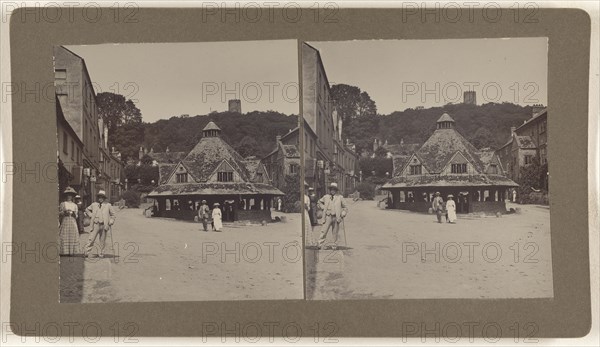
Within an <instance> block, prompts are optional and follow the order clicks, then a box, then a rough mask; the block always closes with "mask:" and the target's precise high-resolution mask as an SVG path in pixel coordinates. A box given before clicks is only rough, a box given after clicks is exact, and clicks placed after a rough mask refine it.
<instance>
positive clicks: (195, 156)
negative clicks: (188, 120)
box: [182, 137, 250, 181]
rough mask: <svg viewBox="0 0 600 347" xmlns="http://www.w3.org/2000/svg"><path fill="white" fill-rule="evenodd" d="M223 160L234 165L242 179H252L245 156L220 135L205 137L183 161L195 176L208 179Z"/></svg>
mask: <svg viewBox="0 0 600 347" xmlns="http://www.w3.org/2000/svg"><path fill="white" fill-rule="evenodd" d="M223 160H227V162H228V163H229V164H231V166H233V169H234V170H235V171H237V172H238V173H239V174H240V177H241V179H242V180H244V181H249V180H250V173H249V171H248V169H247V168H246V165H245V163H244V158H243V157H242V156H241V155H240V154H239V153H238V152H236V151H235V149H233V147H231V146H230V145H229V144H228V143H227V142H225V141H224V140H223V139H222V138H220V137H203V138H202V139H200V141H199V142H198V144H197V145H196V146H195V147H194V148H192V150H191V151H190V152H189V153H188V155H187V156H186V157H185V158H184V159H183V160H182V162H183V163H184V165H186V166H187V167H188V169H189V173H190V174H191V175H192V176H193V177H194V178H196V179H197V180H198V181H207V180H208V179H209V178H210V175H211V174H212V173H213V172H214V171H215V170H216V168H217V167H218V166H219V165H220V164H221V162H222V161H223Z"/></svg>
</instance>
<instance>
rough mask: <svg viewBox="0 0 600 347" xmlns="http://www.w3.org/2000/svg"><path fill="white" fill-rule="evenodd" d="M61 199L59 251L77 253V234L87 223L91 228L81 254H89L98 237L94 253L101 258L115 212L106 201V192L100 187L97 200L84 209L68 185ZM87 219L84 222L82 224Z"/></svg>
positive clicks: (68, 253) (70, 253)
mask: <svg viewBox="0 0 600 347" xmlns="http://www.w3.org/2000/svg"><path fill="white" fill-rule="evenodd" d="M63 195H64V196H65V198H64V201H63V202H61V203H60V205H59V208H58V210H59V240H60V241H59V254H60V255H64V256H73V255H76V254H79V253H80V249H79V235H80V234H82V233H84V232H85V226H86V224H88V223H89V225H90V226H91V227H92V229H91V232H90V236H89V238H88V241H87V243H86V244H85V246H84V248H83V255H84V256H85V257H89V256H90V253H91V251H92V248H93V247H94V244H95V242H96V239H98V246H99V251H98V256H99V257H100V258H104V246H105V244H106V234H107V233H108V232H111V228H112V225H113V224H114V223H115V213H114V211H113V209H112V206H111V204H110V203H109V202H107V201H106V193H105V192H104V191H103V190H100V191H99V192H98V194H97V195H96V199H97V201H96V202H94V203H92V204H91V205H90V206H88V207H87V208H85V209H84V208H83V202H82V201H81V196H79V195H78V194H77V191H75V189H73V188H71V187H67V188H66V189H65V190H64V191H63ZM86 219H87V223H86Z"/></svg>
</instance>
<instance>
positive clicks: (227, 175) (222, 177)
mask: <svg viewBox="0 0 600 347" xmlns="http://www.w3.org/2000/svg"><path fill="white" fill-rule="evenodd" d="M217 181H219V182H233V172H231V171H228V172H226V171H223V172H217Z"/></svg>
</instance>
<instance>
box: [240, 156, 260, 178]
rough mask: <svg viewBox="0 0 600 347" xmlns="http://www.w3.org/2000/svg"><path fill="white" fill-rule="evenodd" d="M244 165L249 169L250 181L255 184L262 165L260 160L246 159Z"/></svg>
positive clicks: (255, 158)
mask: <svg viewBox="0 0 600 347" xmlns="http://www.w3.org/2000/svg"><path fill="white" fill-rule="evenodd" d="M244 165H245V166H246V169H248V174H249V175H250V181H251V182H254V181H255V180H256V172H257V171H258V168H259V166H260V165H262V164H261V162H260V159H258V158H257V157H248V158H246V159H244Z"/></svg>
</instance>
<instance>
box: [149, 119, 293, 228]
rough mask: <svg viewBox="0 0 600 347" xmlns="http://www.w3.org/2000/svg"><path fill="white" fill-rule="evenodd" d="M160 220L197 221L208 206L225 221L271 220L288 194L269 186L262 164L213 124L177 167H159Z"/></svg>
mask: <svg viewBox="0 0 600 347" xmlns="http://www.w3.org/2000/svg"><path fill="white" fill-rule="evenodd" d="M159 175H160V178H159V185H158V187H156V188H155V189H154V190H153V191H152V192H151V193H150V194H148V197H150V198H153V199H155V200H156V204H155V208H156V213H155V216H159V217H168V218H178V219H186V220H193V219H194V217H195V216H196V213H197V209H198V208H199V206H200V202H201V201H202V200H206V201H207V203H208V204H209V206H211V207H212V205H213V204H214V203H219V204H220V205H221V209H222V210H223V220H224V221H239V220H254V221H262V220H266V221H270V220H271V202H272V200H273V198H274V197H276V196H281V195H283V193H282V192H281V191H280V190H279V189H277V188H276V187H273V186H272V185H271V184H270V183H269V182H270V178H269V177H268V172H267V170H266V168H265V166H264V165H263V164H262V163H261V161H260V160H259V159H258V158H255V157H250V158H243V157H242V156H241V155H240V154H239V153H237V152H236V151H235V149H233V147H231V146H230V145H229V144H228V143H227V142H225V141H224V140H223V139H222V138H221V129H220V128H219V127H218V126H217V125H216V124H215V123H214V122H210V123H208V125H207V126H206V127H205V128H204V129H203V130H202V138H201V139H200V141H199V142H198V144H196V146H195V147H194V148H193V149H192V150H191V151H190V152H189V153H188V154H187V155H186V156H185V157H184V158H183V159H182V160H180V161H178V162H177V163H175V164H159Z"/></svg>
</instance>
